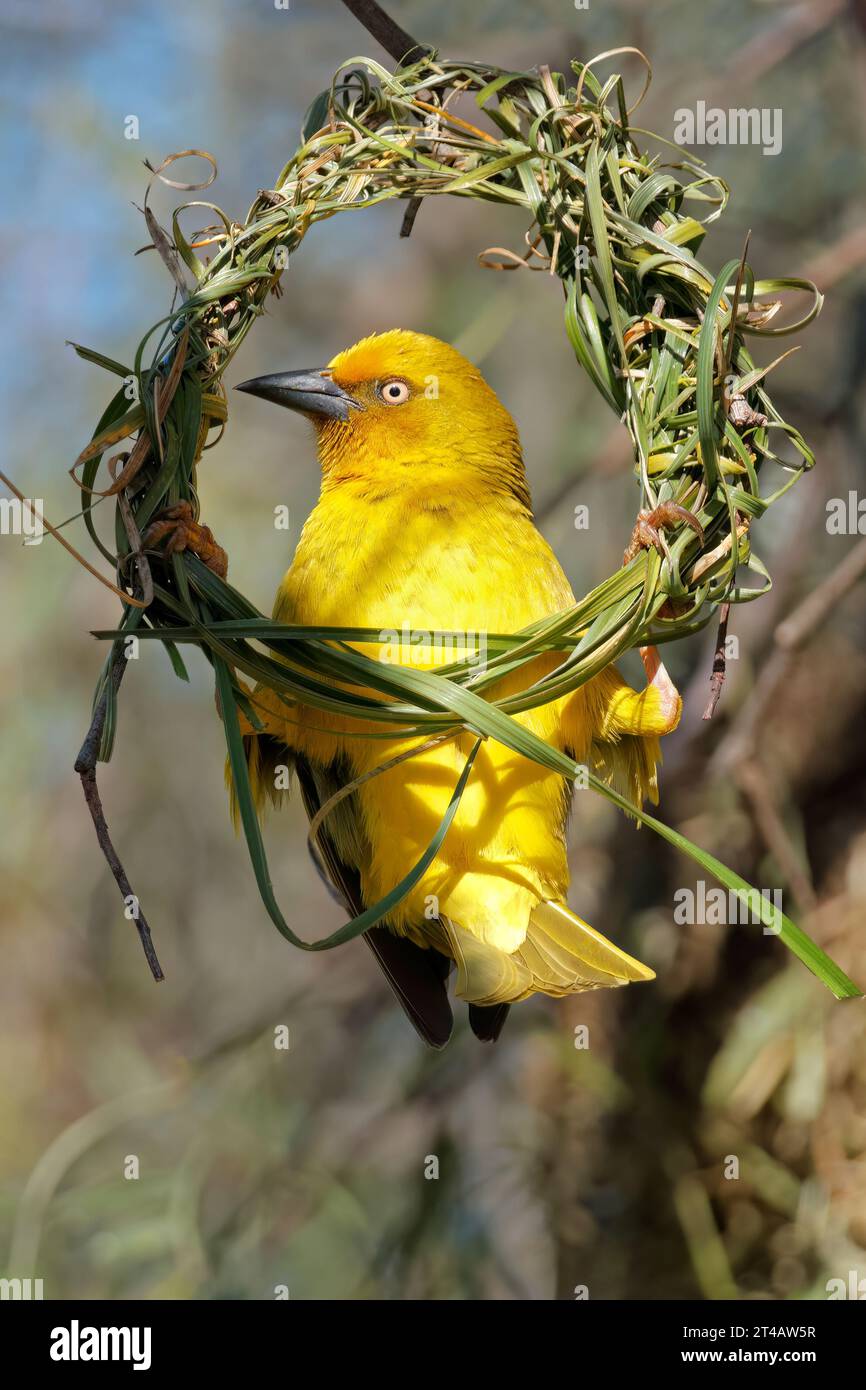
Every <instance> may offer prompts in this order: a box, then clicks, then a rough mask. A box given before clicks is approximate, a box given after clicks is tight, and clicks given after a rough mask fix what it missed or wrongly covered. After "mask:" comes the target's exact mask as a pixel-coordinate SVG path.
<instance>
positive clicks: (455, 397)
mask: <svg viewBox="0 0 866 1390" xmlns="http://www.w3.org/2000/svg"><path fill="white" fill-rule="evenodd" d="M238 390H240V391H248V392H249V393H250V394H252V395H255V396H262V397H263V398H264V399H265V400H270V401H274V402H276V403H277V404H278V405H284V406H288V407H289V409H290V410H295V411H299V412H300V413H301V414H303V415H305V416H306V417H307V418H308V419H309V420H311V421H312V423H313V425H314V426H315V429H316V434H317V440H318V449H319V459H320V462H321V465H322V471H323V475H324V483H325V485H326V486H327V487H333V486H339V485H341V484H347V483H355V484H360V485H361V486H362V487H372V488H373V489H375V490H377V491H378V490H381V489H385V490H386V491H391V490H398V489H406V490H409V491H416V490H418V489H419V488H423V487H426V486H429V487H430V488H431V489H433V488H436V487H445V486H456V487H459V486H461V483H462V485H463V486H465V487H467V488H469V487H471V486H473V485H474V488H473V490H474V489H475V488H478V487H480V488H481V489H482V490H483V489H486V488H489V489H490V490H491V491H505V492H510V493H511V494H512V495H514V496H516V497H517V498H518V499H519V500H520V501H521V502H523V503H525V504H526V505H527V506H528V504H529V496H528V492H527V487H526V478H525V474H524V469H523V459H522V454H521V448H520V438H519V435H518V433H517V426H516V425H515V423H514V421H513V420H512V418H511V416H510V415H509V413H508V411H507V410H506V409H505V407H504V406H503V405H502V403H501V401H500V400H499V398H498V397H497V395H496V393H495V392H494V391H493V390H491V388H490V387H489V386H488V385H487V382H486V381H485V380H484V378H483V377H482V375H481V373H480V372H479V370H478V368H477V367H475V366H473V365H472V363H471V362H469V361H467V359H466V358H465V357H464V356H463V355H462V354H461V353H459V352H458V351H457V349H456V348H453V347H450V346H449V345H448V344H447V343H443V342H440V341H439V339H438V338H431V337H429V336H427V335H426V334H423V333H410V332H408V331H405V330H403V329H392V330H391V331H390V332H387V333H378V334H374V335H373V336H372V337H369V338H363V339H362V340H361V342H359V343H356V344H355V346H354V347H351V348H347V349H346V351H345V352H341V353H338V355H337V356H336V357H335V358H333V360H332V361H331V362H330V363H329V364H328V366H327V367H323V368H319V369H315V370H312V371H310V370H304V371H295V372H276V373H274V374H273V375H271V376H263V377H256V378H255V379H254V380H252V381H245V382H242V383H241V385H240V386H239V387H238Z"/></svg>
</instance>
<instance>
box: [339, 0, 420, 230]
mask: <svg viewBox="0 0 866 1390" xmlns="http://www.w3.org/2000/svg"><path fill="white" fill-rule="evenodd" d="M343 4H344V5H345V6H346V9H347V10H349V11H350V12H351V13H352V14H353V15H354V16H355V18H356V19H357V20H360V22H361V24H363V26H364V28H365V29H366V30H367V33H368V34H372V36H373V38H374V39H375V40H376V42H377V43H380V44H381V45H382V47H383V48H384V50H385V52H386V53H388V54H390V56H391V57H392V58H393V59H394V60H395V62H398V63H400V62H404V61H405V62H407V63H417V62H418V60H419V59H420V58H423V57H424V55H425V53H429V52H430V49H429V48H427V46H426V45H425V44H421V43H417V42H416V40H415V39H413V38H412V35H411V34H407V33H406V30H405V29H402V28H401V27H400V25H399V24H397V23H396V21H395V20H393V19H392V18H391V16H390V15H387V14H386V13H385V11H384V10H383V9H382V8H381V6H380V5H377V4H376V3H375V0H343ZM422 202H423V199H422V198H410V199H409V202H408V204H407V206H406V211H405V213H404V214H403V222H402V224H401V226H400V235H401V237H408V236H411V235H412V228H413V227H414V225H415V218H416V217H417V216H418V209H419V208H420V206H421V203H422Z"/></svg>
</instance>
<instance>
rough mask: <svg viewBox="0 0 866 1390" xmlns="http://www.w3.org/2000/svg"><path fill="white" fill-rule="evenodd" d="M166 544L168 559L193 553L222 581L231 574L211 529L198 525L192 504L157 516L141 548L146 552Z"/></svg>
mask: <svg viewBox="0 0 866 1390" xmlns="http://www.w3.org/2000/svg"><path fill="white" fill-rule="evenodd" d="M166 536H168V540H167V541H166V545H165V551H164V553H165V554H166V555H179V554H180V553H181V551H183V550H191V551H192V553H193V554H194V555H197V556H198V558H199V559H200V560H201V561H202V563H203V564H205V565H207V567H208V569H209V570H213V572H214V574H216V575H218V576H219V578H220V579H225V577H226V575H227V574H228V570H229V557H228V555H227V554H226V552H225V551H224V550H223V548H222V546H221V545H218V544H217V542H216V541H215V540H214V534H213V532H212V531H211V529H210V527H209V526H204V525H202V523H201V522H199V521H196V519H195V513H194V511H193V509H192V506H191V504H190V503H189V502H177V503H176V504H175V505H174V506H173V507H163V509H162V511H161V512H157V514H156V516H155V517H154V519H153V521H152V522H151V524H150V526H148V528H147V530H146V531H145V533H144V535H143V536H142V538H141V539H142V544H143V545H144V546H145V547H146V548H147V547H150V546H155V545H158V544H159V543H160V541H162V540H165V537H166Z"/></svg>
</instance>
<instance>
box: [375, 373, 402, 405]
mask: <svg viewBox="0 0 866 1390" xmlns="http://www.w3.org/2000/svg"><path fill="white" fill-rule="evenodd" d="M379 396H380V397H381V399H382V400H383V401H384V402H385V404H386V405H404V404H405V402H406V401H408V399H409V387H408V386H407V385H406V383H405V381H400V380H398V379H397V378H396V377H395V378H394V380H393V381H383V382H382V384H381V386H380V387H379Z"/></svg>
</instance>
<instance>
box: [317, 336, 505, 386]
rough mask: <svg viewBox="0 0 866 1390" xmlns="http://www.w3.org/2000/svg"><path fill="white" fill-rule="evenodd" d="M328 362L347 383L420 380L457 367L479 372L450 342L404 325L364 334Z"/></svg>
mask: <svg viewBox="0 0 866 1390" xmlns="http://www.w3.org/2000/svg"><path fill="white" fill-rule="evenodd" d="M328 366H329V369H330V371H331V373H332V375H333V377H334V380H335V381H338V382H339V383H340V385H341V386H346V387H349V386H354V385H360V383H361V382H365V381H383V380H385V379H386V378H387V377H390V376H399V377H405V378H406V379H407V380H408V381H412V382H414V383H416V384H418V383H423V381H424V379H425V378H426V377H427V376H430V375H431V374H440V375H441V374H444V373H446V372H448V371H449V370H450V371H452V372H453V371H455V369H456V370H460V371H463V372H465V373H466V374H467V375H471V376H476V375H477V373H476V370H475V368H473V367H472V366H471V365H470V363H469V362H467V361H466V359H465V358H464V357H461V355H460V353H459V352H457V351H456V350H455V349H454V348H452V347H449V346H448V344H447V343H442V342H440V341H439V339H438V338H431V337H428V336H427V335H426V334H423V333H410V332H408V331H406V330H403V329H393V330H392V331H391V332H389V333H377V334H375V335H373V336H372V337H370V338H362V339H361V341H360V342H359V343H356V344H355V346H354V347H350V348H347V349H346V350H345V352H340V353H338V354H337V356H336V357H334V358H333V359H332V361H331V362H330V363H329V364H328Z"/></svg>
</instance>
